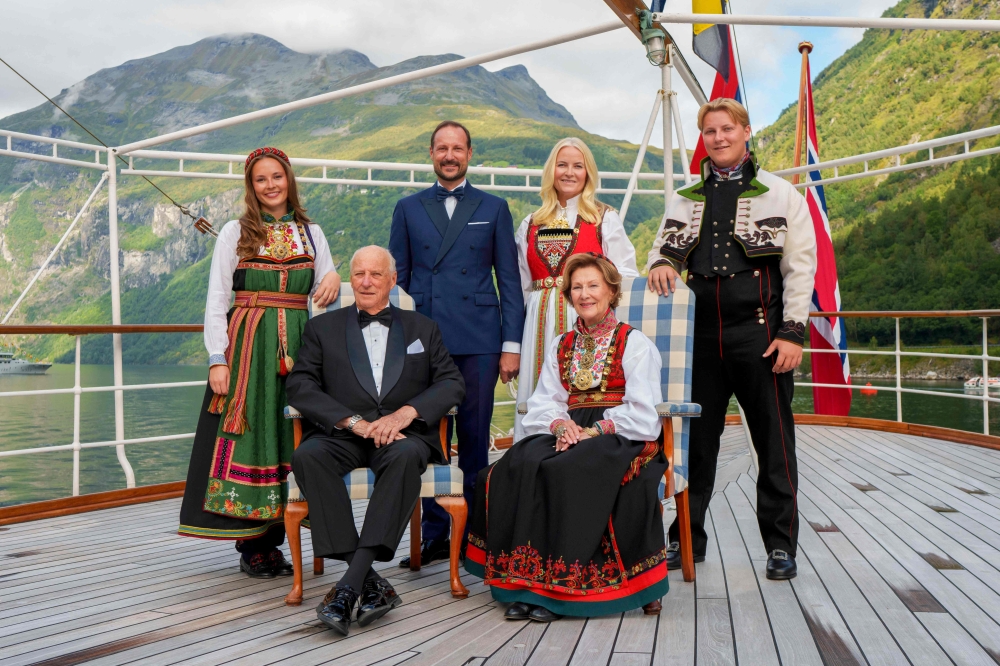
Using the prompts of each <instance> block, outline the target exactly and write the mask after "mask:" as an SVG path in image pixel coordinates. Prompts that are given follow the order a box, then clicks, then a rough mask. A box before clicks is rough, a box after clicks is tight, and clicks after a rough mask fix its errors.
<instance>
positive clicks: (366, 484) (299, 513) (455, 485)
mask: <svg viewBox="0 0 1000 666" xmlns="http://www.w3.org/2000/svg"><path fill="white" fill-rule="evenodd" d="M389 302H390V303H392V304H393V305H395V306H396V307H398V308H400V309H402V310H413V309H415V308H414V304H413V299H412V298H410V296H409V295H408V294H407V293H406V292H404V291H403V290H402V289H400V288H399V287H393V288H392V291H391V292H389ZM353 303H354V292H353V291H352V289H351V285H350V284H344V285H342V286H341V288H340V294H339V295H338V296H337V300H335V301H334V302H333V303H331V304H330V305H329V306H327V307H326V308H321V307H318V306H316V305H315V304H313V305H312V309H311V316H313V317H315V316H316V315H318V314H322V313H324V312H326V311H327V310H336V309H339V308H342V307H347V306H349V305H352V304H353ZM454 414H455V409H454V408H452V409H451V410H450V411H449V412H448V415H454ZM285 418H290V419H294V422H293V427H294V432H295V447H296V448H298V446H299V443H300V441H301V439H302V425H301V418H302V415H301V414H300V413H299V412H298V411H297V410H296V409H295V408H294V407H291V406H287V407H285ZM447 429H448V417H447V416H446V417H444V418H442V419H441V426H440V432H441V448H442V450H443V451H444V454H445V458H447V459H450V458H451V455H450V447H449V446H448V445H447ZM463 480H464V477H463V474H462V470H461V469H459V468H458V466H456V465H435V464H429V465H427V470H426V471H425V472H424V473H423V475H422V476H421V477H420V483H421V485H420V497H433V498H434V500H435V501H436V502H437V503H438V504H440V505H441V507H442V508H443V509H444V510H445V511H447V512H448V514H449V515H450V516H451V553H450V555H451V557H450V559H451V563H450V564H451V567H450V569H451V594H452V596H453V597H457V598H465V597H467V596H469V591H468V590H467V589H466V587H465V585H463V584H462V580H461V578H460V577H459V572H458V565H459V561H458V560H459V552H460V549H461V544H462V535H463V534H464V533H465V522H466V518H467V514H468V507H467V506H466V503H465V497H464V496H463V493H462V484H463ZM344 483H345V484H347V494H348V495H349V496H350V498H351V499H352V500H363V499H370V498H371V494H372V491H373V490H374V489H375V473H374V472H373V471H372V470H371V469H368V468H359V469H356V470H354V471H352V472H350V473H348V474H346V475H344ZM308 514H309V505H308V502H306V500H305V498H303V497H301V495H300V493H299V490H298V487H297V486H296V485H295V477H294V475H289V492H288V508H287V509H286V511H285V531H286V533H287V535H288V547H289V550H290V551H291V555H292V565H293V566H294V568H295V574H294V578H293V581H292V591H291V592H289V593H288V595H287V596H286V597H285V603H286V604H287V605H289V606H298V605H300V604H301V603H302V539H301V536H300V534H299V530H300V527H301V525H302V522H303V520H304V519H306V518H307V516H308ZM410 569H411V570H413V571H419V570H420V502H417V505H416V507H415V508H414V510H413V515H412V516H411V518H410ZM313 573H314V574H316V575H320V574H322V573H323V558H319V557H314V558H313Z"/></svg>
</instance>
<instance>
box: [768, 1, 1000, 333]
mask: <svg viewBox="0 0 1000 666" xmlns="http://www.w3.org/2000/svg"><path fill="white" fill-rule="evenodd" d="M885 15H886V16H897V17H904V16H907V17H921V18H923V17H934V18H969V19H986V18H990V19H996V18H1000V7H998V6H997V3H996V2H990V1H988V0H961V1H955V0H941V1H940V2H938V1H935V0H902V1H901V2H900V3H899V4H897V5H896V6H895V7H893V8H891V9H890V10H888V11H887V12H886V13H885ZM821 48H823V45H822V44H820V43H817V45H816V49H817V50H819V49H821ZM998 76H1000V34H997V33H991V32H944V31H940V32H934V31H900V30H892V31H887V30H868V31H866V32H865V34H864V37H863V38H862V39H861V41H860V42H859V43H858V44H856V45H854V46H853V47H851V48H850V49H849V50H848V51H847V52H846V53H844V55H842V56H841V57H840V58H837V59H836V60H835V61H834V62H833V63H831V64H830V65H829V66H828V67H826V68H825V69H824V70H823V71H822V72H820V73H819V75H818V76H816V77H815V80H814V82H813V95H814V103H815V106H816V127H817V132H818V139H819V154H820V159H821V160H832V159H837V158H840V157H846V156H849V155H856V154H858V153H863V152H869V151H874V150H880V149H883V148H890V147H893V146H898V145H902V144H906V143H913V142H916V141H922V140H927V139H931V138H935V137H940V136H947V135H950V134H955V133H958V132H965V131H969V130H973V129H979V128H984V127H989V126H992V125H1000V104H998V96H997V79H998ZM795 111H796V109H795V106H794V105H792V106H790V107H788V108H787V109H786V110H785V111H784V112H783V113H782V114H781V116H780V117H779V118H778V120H777V121H776V122H775V123H774V124H773V125H771V126H770V127H767V128H765V129H763V130H762V131H760V132H759V133H758V134H757V142H758V148H759V150H758V152H759V155H760V157H761V161H762V164H763V165H764V166H765V167H766V168H768V169H772V170H774V169H780V168H783V167H789V166H791V163H792V155H793V152H794V136H795ZM997 143H998V140H997V139H996V138H992V139H985V140H980V141H978V142H974V143H973V145H972V148H973V149H977V148H978V149H982V148H986V147H991V146H995V145H997ZM960 150H961V146H958V147H956V148H952V149H950V150H947V151H944V150H940V151H938V150H936V151H935V152H934V155H935V157H943V156H945V155H949V154H953V153H956V152H959V151H960ZM917 157H919V159H926V158H927V152H926V151H924V152H922V153H920V154H919V155H916V154H914V155H911V156H910V157H909V160H907V158H906V157H904V158H903V159H904V161H915V160H916V159H917ZM889 165H890V164H889V161H888V160H885V161H884V162H883V163H882V164H876V163H872V164H871V165H870V168H872V169H875V168H879V167H885V166H889ZM853 171H861V168H857V169H854V170H853ZM851 172H852V170H850V169H841V171H840V173H841V174H842V175H844V174H847V173H851ZM998 174H1000V159H998V158H978V159H974V160H969V161H965V162H959V163H955V164H952V165H949V166H943V167H936V168H933V169H920V170H914V171H909V172H901V173H897V174H892V175H890V176H880V177H875V178H864V179H858V180H854V181H849V182H846V183H837V184H833V185H829V186H827V187H826V188H825V190H826V198H827V205H828V209H829V216H830V223H831V227H832V228H833V234H834V249H835V252H836V255H837V258H838V272H839V276H840V290H841V298H842V302H843V307H844V309H845V310H950V309H955V310H967V309H979V308H996V307H998V306H1000V279H998V276H1000V216H998V215H997V210H998V209H1000V180H998ZM847 321H848V329H849V333H850V334H851V335H852V336H853V337H854V342H858V343H866V342H868V341H869V340H870V339H871V338H872V337H873V336H874V337H876V339H877V340H878V341H879V342H880V343H882V344H891V343H892V340H893V339H894V338H893V322H892V321H891V320H847ZM903 327H904V328H903V332H904V338H905V339H906V340H910V341H913V342H917V341H922V342H930V341H941V340H942V339H947V340H954V341H959V340H961V341H963V342H970V343H974V342H977V341H979V340H981V331H982V323H981V322H980V321H979V320H964V319H953V320H942V319H926V320H910V321H907V322H905V323H904V324H903ZM994 330H995V329H994Z"/></svg>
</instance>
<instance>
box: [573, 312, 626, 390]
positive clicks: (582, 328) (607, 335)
mask: <svg viewBox="0 0 1000 666" xmlns="http://www.w3.org/2000/svg"><path fill="white" fill-rule="evenodd" d="M616 326H618V319H617V318H616V317H615V312H614V310H610V309H609V310H608V312H607V314H606V315H604V319H602V320H601V321H599V322H598V323H596V324H594V326H592V327H591V328H589V329H588V328H587V325H586V324H584V323H583V319H582V318H581V317H577V319H576V326H575V327H574V328H575V329H576V333H577V335H576V339H575V340H574V343H573V357H572V359H571V360H570V365H569V374H570V376H571V377H575V376H576V375H577V373H578V372H580V369H581V368H583V369H585V370H590V372H591V375H592V376H593V378H594V381H593V383H592V384H591V386H593V385H595V384H600V382H601V378H602V376H603V374H604V369H605V359H607V357H608V350H609V349H610V348H611V344H612V342H614V333H615V327H616ZM588 336H589V337H592V338H593V339H594V344H595V347H594V349H593V351H592V352H590V353H588V350H587V349H586V347H585V344H586V339H587V337H588ZM591 353H592V354H593V357H594V360H593V361H592V362H590V363H585V362H584V360H585V359H584V357H587V358H586V360H588V361H589V360H590V358H589V357H590V354H591Z"/></svg>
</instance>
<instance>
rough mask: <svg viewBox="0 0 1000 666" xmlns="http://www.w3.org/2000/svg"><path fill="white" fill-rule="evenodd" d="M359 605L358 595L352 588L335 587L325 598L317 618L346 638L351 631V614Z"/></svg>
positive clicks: (346, 586)
mask: <svg viewBox="0 0 1000 666" xmlns="http://www.w3.org/2000/svg"><path fill="white" fill-rule="evenodd" d="M357 605H358V593H357V592H355V591H354V590H353V589H352V588H351V587H350V586H348V585H345V586H344V587H334V588H333V589H332V590H330V591H329V592H328V593H327V595H326V597H324V598H323V602H322V603H321V604H320V608H319V610H317V611H316V617H318V618H319V621H320V622H322V623H323V624H325V625H326V626H328V627H330V628H331V629H333V630H334V631H336V632H338V633H340V634H342V635H344V636H346V635H347V632H348V631H350V629H351V612H352V611H353V610H354V607H355V606H357Z"/></svg>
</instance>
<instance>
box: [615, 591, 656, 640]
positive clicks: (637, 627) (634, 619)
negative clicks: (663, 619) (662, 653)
mask: <svg viewBox="0 0 1000 666" xmlns="http://www.w3.org/2000/svg"><path fill="white" fill-rule="evenodd" d="M665 599H666V600H667V602H668V603H669V601H670V595H669V593H668V594H667V596H666V597H665ZM656 620H657V617H656V616H655V615H646V614H645V613H643V612H642V609H641V608H636V609H633V610H630V611H628V612H627V613H623V614H622V625H621V628H620V629H619V630H618V638H617V639H616V640H615V648H614V651H615V652H650V653H651V652H652V651H653V643H654V642H655V640H656Z"/></svg>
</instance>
